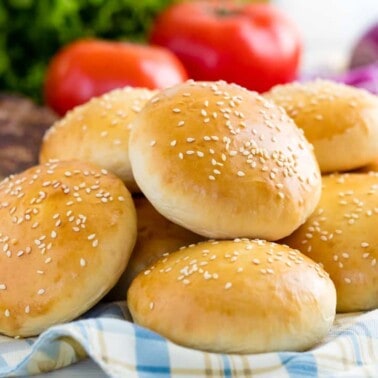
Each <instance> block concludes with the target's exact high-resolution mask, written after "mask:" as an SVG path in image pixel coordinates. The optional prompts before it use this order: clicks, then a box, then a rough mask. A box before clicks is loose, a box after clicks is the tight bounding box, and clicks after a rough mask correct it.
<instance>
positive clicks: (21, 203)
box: [0, 161, 136, 336]
mask: <svg viewBox="0 0 378 378" xmlns="http://www.w3.org/2000/svg"><path fill="white" fill-rule="evenodd" d="M135 238H136V215H135V208H134V205H133V202H132V199H131V196H130V194H129V192H128V191H127V189H126V188H125V186H124V184H123V183H122V181H121V180H119V179H118V178H117V177H116V176H114V175H112V174H110V173H108V172H107V171H105V170H100V169H99V168H97V167H96V166H94V165H92V164H88V163H82V162H78V161H67V162H51V163H48V164H44V165H40V166H36V167H33V168H30V169H29V170H27V171H25V172H23V173H20V174H18V175H15V176H11V177H9V178H7V179H5V180H4V181H2V182H1V183H0V251H1V253H0V332H1V333H3V334H6V335H9V336H32V335H37V334H39V333H40V332H42V331H44V330H45V329H47V328H48V327H49V326H51V325H54V324H57V323H62V322H66V321H71V320H73V319H74V318H76V317H77V316H79V315H81V314H82V313H84V312H85V311H86V310H88V309H89V308H91V307H92V306H93V305H94V304H96V303H97V302H98V301H99V300H100V299H101V298H102V297H103V296H104V295H105V294H106V293H107V292H108V291H109V290H110V289H111V287H112V286H114V284H115V283H116V282H117V279H118V278H119V277H120V275H121V273H122V272H123V270H124V269H125V267H126V264H127V261H128V259H129V257H130V254H131V251H132V248H133V246H134V243H135Z"/></svg>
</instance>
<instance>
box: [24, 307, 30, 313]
mask: <svg viewBox="0 0 378 378" xmlns="http://www.w3.org/2000/svg"><path fill="white" fill-rule="evenodd" d="M29 313H30V306H29V305H27V306H26V307H25V314H29Z"/></svg>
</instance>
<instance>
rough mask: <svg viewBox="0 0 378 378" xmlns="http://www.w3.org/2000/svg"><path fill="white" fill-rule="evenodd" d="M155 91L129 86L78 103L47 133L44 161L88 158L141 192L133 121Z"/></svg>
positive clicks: (42, 149)
mask: <svg viewBox="0 0 378 378" xmlns="http://www.w3.org/2000/svg"><path fill="white" fill-rule="evenodd" d="M155 93H156V91H151V90H149V89H144V88H131V87H126V88H123V89H115V90H113V91H111V92H109V93H106V94H104V95H102V96H100V97H95V98H93V99H92V100H90V101H89V102H87V103H85V104H83V105H80V106H77V107H76V108H74V109H73V110H72V111H70V112H68V113H67V114H66V115H65V116H64V117H63V118H62V119H60V120H58V121H57V122H55V123H54V125H53V126H52V127H51V128H50V129H49V130H48V131H47V133H46V134H45V137H44V140H43V144H42V148H41V151H40V162H41V163H45V162H47V161H49V160H50V159H59V160H71V159H78V160H82V161H88V162H90V163H94V164H97V165H98V166H100V167H102V168H105V169H108V170H109V171H111V172H113V173H114V174H116V175H117V176H118V177H120V178H121V179H122V180H123V181H124V182H125V184H126V186H127V188H128V189H129V190H130V191H131V192H139V189H138V187H137V186H136V184H135V181H134V178H133V175H132V171H131V167H130V161H129V150H128V144H129V134H130V124H131V122H132V121H133V119H134V118H135V116H136V115H137V114H138V113H139V112H140V110H141V109H142V107H143V106H144V104H145V103H146V101H147V100H148V99H149V98H151V97H152V95H153V94H155Z"/></svg>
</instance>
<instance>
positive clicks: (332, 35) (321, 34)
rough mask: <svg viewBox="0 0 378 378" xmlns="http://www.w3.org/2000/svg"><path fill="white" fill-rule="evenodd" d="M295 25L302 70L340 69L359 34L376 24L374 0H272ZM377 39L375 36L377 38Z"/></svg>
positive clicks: (377, 8) (377, 14)
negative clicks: (301, 55)
mask: <svg viewBox="0 0 378 378" xmlns="http://www.w3.org/2000/svg"><path fill="white" fill-rule="evenodd" d="M273 3H274V4H276V5H277V6H278V7H280V8H281V9H282V10H284V11H285V12H286V13H287V14H288V15H289V16H290V17H291V18H292V19H293V20H294V22H295V23H296V24H297V26H298V27H299V29H300V31H301V34H302V38H303V41H304V50H303V57H302V65H301V69H302V71H303V72H306V73H312V72H316V71H341V70H343V69H345V68H346V67H347V66H348V64H349V60H350V56H351V52H352V49H353V48H354V46H355V44H356V43H357V41H358V39H359V38H360V37H361V35H362V34H363V33H364V32H365V31H366V30H367V29H368V28H370V27H371V26H373V25H374V24H376V23H378V1H377V0H307V1H303V0H302V1H301V0H275V1H273ZM377 39H378V37H377Z"/></svg>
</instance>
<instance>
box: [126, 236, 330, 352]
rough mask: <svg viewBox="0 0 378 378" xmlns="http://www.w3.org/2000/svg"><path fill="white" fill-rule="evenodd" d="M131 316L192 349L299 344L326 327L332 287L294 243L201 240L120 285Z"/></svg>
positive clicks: (305, 344) (312, 340)
mask: <svg viewBox="0 0 378 378" xmlns="http://www.w3.org/2000/svg"><path fill="white" fill-rule="evenodd" d="M128 306H129V309H130V312H131V314H132V317H133V319H134V321H135V322H136V323H137V324H140V325H142V326H144V327H147V328H149V329H151V330H153V331H155V332H158V333H159V334H161V335H163V336H164V337H167V338H168V339H170V340H172V341H174V342H176V343H178V344H181V345H184V346H187V347H191V348H195V349H202V350H207V351H211V352H221V353H265V352H272V351H302V350H306V349H308V348H310V347H312V346H314V345H315V344H316V343H317V342H318V341H320V340H321V339H322V338H323V337H324V336H325V335H326V334H327V333H328V331H329V329H330V327H331V326H332V323H333V320H334V317H335V306H336V292H335V288H334V285H333V283H332V281H331V280H330V278H329V277H328V275H327V274H326V273H325V272H324V270H323V269H322V268H321V267H320V266H319V265H317V264H315V263H314V262H313V261H311V260H310V259H308V258H307V257H306V256H304V255H302V254H301V253H299V252H298V251H295V250H292V249H291V248H289V247H287V246H282V245H278V244H274V243H269V242H264V241H260V240H255V241H248V240H240V239H237V240H235V241H221V242H204V243H199V244H198V245H196V246H193V247H191V248H186V249H184V250H181V251H178V252H175V253H172V254H170V255H169V256H168V257H166V258H164V259H163V260H159V261H158V262H157V263H156V264H154V265H153V266H151V267H150V268H149V269H148V270H146V271H144V273H141V274H140V275H138V276H137V278H136V279H135V280H134V281H133V283H132V284H131V287H130V289H129V291H128Z"/></svg>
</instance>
